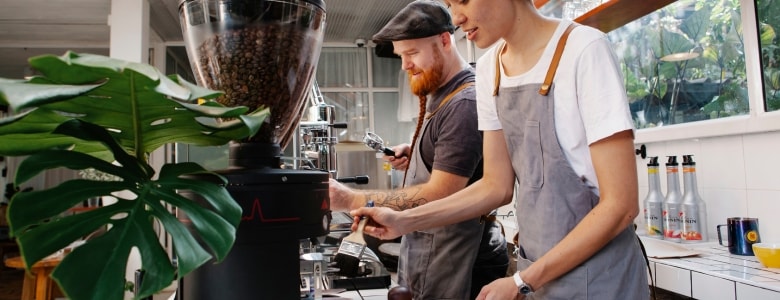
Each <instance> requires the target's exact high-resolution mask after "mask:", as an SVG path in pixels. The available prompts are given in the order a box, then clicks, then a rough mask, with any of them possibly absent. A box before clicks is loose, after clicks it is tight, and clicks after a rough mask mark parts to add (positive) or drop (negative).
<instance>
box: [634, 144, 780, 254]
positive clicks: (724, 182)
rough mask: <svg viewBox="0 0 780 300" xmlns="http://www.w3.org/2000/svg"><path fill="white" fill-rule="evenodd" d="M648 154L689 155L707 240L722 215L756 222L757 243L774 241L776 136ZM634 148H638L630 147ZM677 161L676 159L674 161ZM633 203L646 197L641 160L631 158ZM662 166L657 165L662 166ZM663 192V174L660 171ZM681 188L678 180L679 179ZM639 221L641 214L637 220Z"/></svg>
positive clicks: (669, 147)
mask: <svg viewBox="0 0 780 300" xmlns="http://www.w3.org/2000/svg"><path fill="white" fill-rule="evenodd" d="M645 146H646V147H647V155H648V156H658V157H659V162H662V163H665V162H666V156H667V155H677V156H680V155H683V154H693V155H694V160H695V161H696V171H697V181H698V184H699V194H700V195H701V196H702V198H703V199H704V201H705V202H706V203H707V214H708V216H707V219H708V224H709V226H708V230H709V231H710V240H711V241H716V240H717V235H716V233H715V225H717V224H722V223H725V221H726V218H728V217H756V218H759V232H760V234H761V240H762V241H765V242H767V241H775V242H780V218H779V217H778V212H780V179H779V178H780V176H779V175H780V174H779V173H780V132H767V133H756V134H745V135H735V136H725V137H714V138H702V139H689V140H678V141H667V142H657V143H647V144H645ZM636 148H639V145H636ZM678 161H679V162H682V157H678ZM636 162H637V171H638V174H637V175H638V176H639V184H640V187H639V193H640V194H639V197H638V198H639V201H640V205H641V201H642V199H644V197H645V195H646V194H647V166H646V165H647V159H644V160H643V159H641V158H640V157H639V156H637V160H636ZM662 165H663V164H662ZM660 179H661V189H662V191H663V192H664V193H665V192H666V173H665V172H663V171H662V172H661V174H660ZM680 185H681V189H684V187H683V186H682V176H681V178H680ZM640 221H641V216H640V217H638V218H637V222H638V223H639V222H640Z"/></svg>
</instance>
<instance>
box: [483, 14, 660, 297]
mask: <svg viewBox="0 0 780 300" xmlns="http://www.w3.org/2000/svg"><path fill="white" fill-rule="evenodd" d="M573 26H575V25H574V24H572V25H571V26H570V27H569V28H568V29H567V31H566V33H564V35H563V36H562V37H561V41H562V42H561V43H559V44H558V48H559V49H556V54H555V55H554V58H553V62H552V63H551V65H550V68H549V70H548V73H547V76H546V78H545V81H544V82H543V83H542V84H528V85H522V86H517V87H508V88H500V89H499V85H500V75H501V74H500V59H499V57H500V55H501V54H500V53H501V52H502V51H501V50H502V49H503V45H502V47H500V48H499V51H498V53H497V57H496V79H495V90H494V94H496V93H497V95H495V96H496V99H495V101H496V111H497V112H498V118H499V121H500V122H501V126H502V129H503V133H504V137H505V139H506V142H507V147H508V152H509V155H510V158H511V161H512V168H513V169H514V171H515V176H516V179H517V183H518V184H519V186H518V193H517V199H516V201H517V203H516V205H517V212H518V213H517V225H518V235H519V245H518V249H519V251H518V253H519V257H518V264H517V270H518V271H522V270H525V269H526V268H528V267H529V266H530V265H531V264H532V263H533V262H535V261H536V260H538V259H539V258H540V257H541V256H542V255H544V254H545V253H547V251H549V250H550V249H551V248H552V247H553V246H555V245H556V244H558V242H560V241H561V240H562V239H563V238H564V237H565V236H566V235H567V234H568V233H569V232H570V231H571V230H572V229H573V228H574V227H575V226H576V225H577V224H578V223H579V222H580V221H581V220H582V219H583V218H584V217H585V216H586V215H587V214H588V213H589V212H590V211H591V209H592V208H593V207H594V206H595V205H596V204H597V203H598V202H599V197H598V196H597V195H596V194H595V193H594V192H593V191H592V190H591V188H590V187H589V186H588V185H587V184H586V183H585V182H584V179H582V178H580V176H578V175H577V174H576V173H575V172H574V169H572V167H571V165H570V164H569V162H568V161H567V160H566V157H565V156H564V153H563V150H562V149H561V145H560V144H559V143H558V138H557V136H556V131H555V120H554V111H553V107H554V106H553V104H554V101H555V100H554V99H555V93H554V89H552V88H551V87H552V78H553V77H554V74H555V70H556V69H557V65H558V60H559V59H560V54H561V53H562V52H563V45H564V44H565V40H566V37H567V36H568V33H569V32H570V31H571V29H572V28H573ZM645 268H646V266H645V261H644V257H643V256H642V252H641V250H640V246H639V242H638V239H637V238H636V235H635V233H634V230H633V227H632V226H629V227H626V228H625V230H623V231H622V232H621V233H620V234H619V235H618V236H616V237H615V238H614V239H613V240H612V241H610V242H609V243H607V244H606V245H605V246H604V248H602V249H601V250H599V251H598V252H597V253H595V254H594V255H593V256H592V257H591V258H589V259H588V260H586V261H585V262H583V263H582V264H581V265H579V266H577V267H575V268H574V269H572V270H571V271H569V272H568V273H566V274H564V275H562V276H561V277H559V278H558V279H556V280H554V281H551V282H549V283H547V284H546V285H545V286H543V287H542V288H540V289H537V290H536V291H535V293H534V294H532V295H530V296H528V297H526V299H562V300H563V299H565V300H570V299H598V300H603V299H649V297H650V294H649V286H648V283H647V275H646V274H647V273H646V272H645Z"/></svg>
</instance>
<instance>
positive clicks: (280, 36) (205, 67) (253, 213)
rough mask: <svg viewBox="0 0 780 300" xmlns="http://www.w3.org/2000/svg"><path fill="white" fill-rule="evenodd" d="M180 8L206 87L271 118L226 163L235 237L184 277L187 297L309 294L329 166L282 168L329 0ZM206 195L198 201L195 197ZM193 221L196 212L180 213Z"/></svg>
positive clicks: (210, 2) (183, 3) (201, 3)
mask: <svg viewBox="0 0 780 300" xmlns="http://www.w3.org/2000/svg"><path fill="white" fill-rule="evenodd" d="M179 16H180V21H181V27H182V31H183V33H184V40H185V43H186V48H187V54H188V56H189V59H190V64H191V66H192V69H193V71H194V74H195V76H196V80H197V83H198V84H199V85H202V86H205V87H208V88H210V89H213V90H220V91H223V92H224V95H222V96H220V97H219V98H218V99H217V101H218V102H220V103H222V104H224V105H228V106H236V105H242V106H246V107H249V108H250V110H255V109H263V108H268V109H269V110H270V116H269V117H268V118H267V119H266V121H265V122H264V124H262V126H261V128H260V130H259V132H258V133H257V134H255V135H254V136H252V137H249V138H246V139H244V140H240V141H233V142H231V144H230V151H229V167H228V168H227V169H226V170H221V171H217V173H220V174H221V175H223V176H224V177H226V178H227V180H228V184H227V185H226V188H227V190H228V192H229V193H230V194H231V196H232V197H233V198H234V199H235V200H236V202H237V203H238V204H239V205H240V206H241V208H242V209H243V216H242V219H241V223H240V224H239V226H238V229H237V233H236V240H235V244H234V246H233V248H232V250H231V251H230V253H229V254H228V255H227V257H226V258H225V259H224V260H223V261H220V262H215V261H211V262H208V263H206V264H205V265H203V266H202V267H200V268H198V269H197V270H194V271H192V272H191V273H190V274H188V275H186V276H184V277H183V278H181V280H180V281H179V290H178V293H177V296H178V297H179V299H185V300H212V299H237V300H240V299H296V298H299V297H300V290H299V288H300V262H299V256H300V253H299V248H300V245H299V241H300V240H301V239H306V238H311V237H317V236H323V235H326V234H327V233H328V228H329V223H330V221H331V214H330V201H329V198H328V177H329V173H328V172H324V171H322V170H303V169H296V168H282V165H283V164H282V163H281V153H282V149H284V148H285V147H286V146H287V144H288V143H289V142H290V141H291V140H292V139H293V138H295V136H296V131H297V128H298V123H299V122H300V120H301V116H302V114H303V112H304V109H305V105H304V104H305V102H306V101H305V100H306V99H307V94H308V93H309V88H310V87H311V84H312V77H313V75H314V72H315V69H316V65H317V62H318V59H319V55H320V50H321V47H322V41H323V36H324V32H325V28H324V26H325V3H324V2H323V0H273V1H266V0H180V3H179ZM195 200H196V201H197V199H195ZM179 218H180V219H183V222H185V224H186V221H187V220H186V216H179Z"/></svg>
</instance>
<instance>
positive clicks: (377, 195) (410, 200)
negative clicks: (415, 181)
mask: <svg viewBox="0 0 780 300" xmlns="http://www.w3.org/2000/svg"><path fill="white" fill-rule="evenodd" d="M421 191H422V189H421V188H415V187H412V188H408V189H403V190H398V191H389V192H378V191H372V192H369V193H367V194H366V200H369V201H371V200H373V201H374V204H375V205H376V206H384V207H388V208H391V209H394V210H399V211H400V210H405V209H410V208H415V207H417V206H420V205H423V204H425V203H428V202H429V200H428V199H425V198H422V197H420V196H419V194H420V192H421Z"/></svg>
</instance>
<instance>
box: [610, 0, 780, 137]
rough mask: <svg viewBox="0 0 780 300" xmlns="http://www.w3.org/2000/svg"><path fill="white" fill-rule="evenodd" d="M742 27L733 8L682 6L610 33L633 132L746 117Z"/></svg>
mask: <svg viewBox="0 0 780 300" xmlns="http://www.w3.org/2000/svg"><path fill="white" fill-rule="evenodd" d="M741 27H742V20H741V14H740V5H739V1H737V0H715V1H713V0H681V1H677V2H675V3H672V4H670V5H668V6H666V7H664V8H662V9H660V10H657V11H655V12H653V13H651V14H649V15H647V16H645V17H642V18H640V19H637V20H635V21H633V22H631V23H629V24H626V25H625V26H623V27H621V28H618V29H616V30H613V31H611V32H610V33H609V34H608V36H609V38H610V40H611V41H612V42H613V44H614V49H615V52H616V54H617V56H618V58H619V60H620V62H621V67H622V69H623V74H624V80H625V86H626V90H627V92H628V97H629V101H630V107H631V114H632V117H633V118H634V123H635V125H636V128H649V127H658V126H667V125H673V124H680V123H688V122H696V121H702V120H710V119H718V118H726V117H732V116H739V115H746V114H748V113H749V112H750V107H749V102H750V101H749V97H748V91H747V89H748V87H747V74H746V68H745V43H744V38H743V35H742V30H741ZM779 88H780V87H779Z"/></svg>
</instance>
